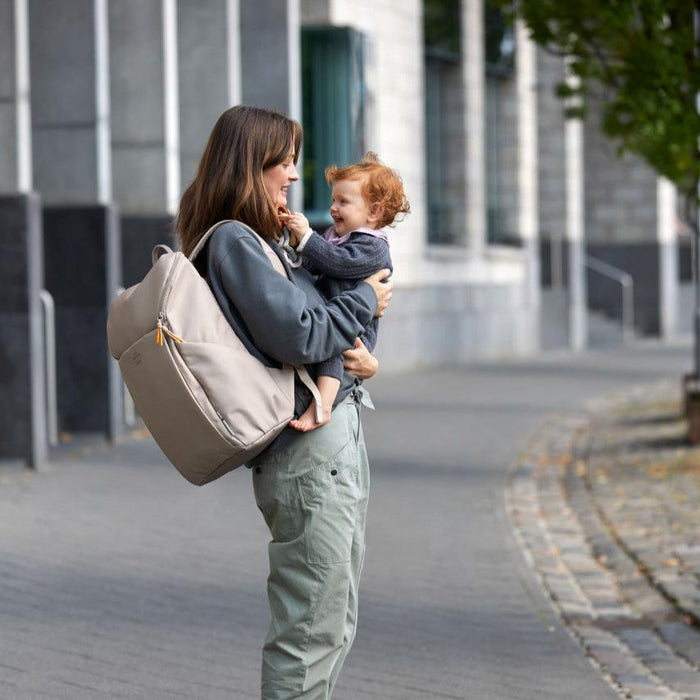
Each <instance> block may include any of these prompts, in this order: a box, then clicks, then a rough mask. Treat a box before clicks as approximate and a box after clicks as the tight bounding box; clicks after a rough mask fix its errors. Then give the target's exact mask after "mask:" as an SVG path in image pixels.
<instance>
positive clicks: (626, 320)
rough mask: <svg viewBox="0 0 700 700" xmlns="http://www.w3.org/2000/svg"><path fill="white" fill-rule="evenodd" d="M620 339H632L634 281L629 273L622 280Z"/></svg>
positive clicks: (626, 340)
mask: <svg viewBox="0 0 700 700" xmlns="http://www.w3.org/2000/svg"><path fill="white" fill-rule="evenodd" d="M622 339H623V341H624V342H625V343H628V342H629V341H631V340H634V281H633V279H632V276H631V275H626V276H625V278H624V279H623V280H622Z"/></svg>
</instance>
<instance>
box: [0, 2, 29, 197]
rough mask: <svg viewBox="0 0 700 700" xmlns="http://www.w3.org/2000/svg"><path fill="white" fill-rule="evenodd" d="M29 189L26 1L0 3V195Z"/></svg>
mask: <svg viewBox="0 0 700 700" xmlns="http://www.w3.org/2000/svg"><path fill="white" fill-rule="evenodd" d="M31 188H32V155H31V117H30V102H29V34H28V18H27V0H0V192H1V191H9V192H17V191H19V192H28V191H29V190H31Z"/></svg>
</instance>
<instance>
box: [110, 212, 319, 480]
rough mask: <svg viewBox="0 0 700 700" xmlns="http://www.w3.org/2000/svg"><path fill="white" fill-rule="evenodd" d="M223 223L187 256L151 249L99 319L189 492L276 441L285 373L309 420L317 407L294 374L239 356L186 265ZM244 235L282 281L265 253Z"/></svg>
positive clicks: (287, 400)
mask: <svg viewBox="0 0 700 700" xmlns="http://www.w3.org/2000/svg"><path fill="white" fill-rule="evenodd" d="M223 223H225V222H224V221H220V222H219V223H217V224H215V225H214V226H212V227H211V228H210V229H209V230H208V231H207V232H206V233H205V234H204V236H202V238H201V239H200V241H199V242H198V244H197V246H196V247H195V249H194V250H193V251H192V253H191V254H190V256H189V258H187V257H186V256H185V255H183V254H182V253H180V252H173V251H172V250H171V249H170V248H168V247H167V246H164V245H159V246H156V247H155V248H154V250H153V267H152V268H151V270H150V271H149V272H148V274H147V275H146V277H144V279H143V281H141V282H140V283H139V284H136V285H134V286H133V287H130V288H129V289H127V290H126V291H124V292H122V293H121V294H120V295H119V296H118V297H117V298H116V299H115V300H114V301H113V302H112V304H111V306H110V309H109V318H108V320H107V339H108V342H109V348H110V351H111V352H112V355H113V356H114V357H115V358H116V359H117V360H118V361H119V368H120V369H121V372H122V376H123V377H124V382H125V383H126V386H127V387H128V389H129V393H130V394H131V396H132V398H133V400H134V404H135V405H136V408H137V409H138V412H139V414H140V415H141V418H142V419H143V421H144V423H145V424H146V426H147V427H148V429H149V430H150V432H151V434H152V435H153V437H154V439H155V441H156V442H157V443H158V445H159V446H160V448H161V449H162V450H163V452H164V453H165V455H166V456H167V458H168V459H169V460H170V461H171V462H172V463H173V465H174V466H175V467H176V468H177V469H178V470H179V471H180V473H181V474H182V475H183V476H184V477H185V478H186V479H187V480H188V481H190V482H192V483H193V484H196V485H198V486H201V485H202V484H206V483H208V482H210V481H213V480H214V479H217V478H218V477H220V476H222V475H223V474H226V472H229V471H231V470H232V469H234V468H235V467H238V466H240V465H242V464H244V463H245V462H246V461H248V460H250V459H252V458H253V457H255V456H256V455H257V454H259V453H260V452H262V450H263V449H265V447H267V446H268V445H269V444H270V443H271V442H272V440H274V439H275V437H277V435H279V433H280V432H281V431H282V430H283V428H284V427H285V426H286V425H287V423H288V422H289V421H290V420H291V418H292V417H293V414H294V372H295V371H296V372H297V373H298V374H299V376H300V378H301V379H302V381H303V382H304V384H306V386H308V388H309V389H310V390H311V392H312V394H313V395H314V398H315V399H316V406H317V409H318V412H317V416H319V413H320V406H321V401H320V395H319V393H318V389H317V388H316V386H315V385H314V383H313V381H312V380H311V378H310V377H309V375H308V373H307V371H306V370H305V369H304V368H303V367H291V366H285V367H283V368H282V369H277V368H274V367H266V366H265V365H264V364H263V363H262V362H260V360H258V359H257V358H256V357H253V356H252V355H251V354H250V353H249V352H248V351H247V350H246V348H245V346H244V345H243V343H242V342H241V340H240V339H239V338H238V336H237V335H236V334H235V332H234V331H233V329H232V328H231V326H230V324H229V322H228V321H227V319H226V317H225V316H224V314H223V312H222V311H221V309H220V308H219V305H218V303H217V301H216V298H215V297H214V294H213V293H212V291H211V289H210V288H209V285H208V284H207V282H206V280H205V279H204V278H203V277H202V276H201V275H200V274H199V273H198V272H197V270H196V268H195V267H194V265H193V264H192V263H193V261H194V259H195V258H196V257H197V254H198V253H199V252H200V251H201V250H202V248H203V247H204V244H205V243H206V242H207V240H208V239H209V237H210V236H211V235H212V234H213V233H214V231H215V230H216V229H217V228H218V227H219V226H220V225H221V224H223ZM239 223H240V222H239ZM241 225H244V224H241ZM246 229H247V230H248V231H249V232H250V233H251V235H253V236H254V237H255V238H256V240H258V241H259V243H260V245H261V246H262V247H263V250H265V252H266V253H267V255H268V258H269V259H270V261H271V263H272V265H273V266H274V267H275V269H276V270H277V272H279V273H280V274H281V275H284V276H285V277H286V276H287V273H286V270H285V268H284V265H282V263H281V261H280V260H279V258H278V257H277V256H276V255H275V253H274V251H273V250H272V249H271V248H270V246H269V245H268V244H267V243H266V242H265V241H264V240H263V239H262V238H261V237H260V236H259V235H258V234H257V233H256V232H255V231H253V230H252V229H250V228H248V227H247V226H246ZM160 251H165V254H164V255H160V256H159V252H160Z"/></svg>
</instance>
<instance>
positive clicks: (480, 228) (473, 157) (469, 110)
mask: <svg viewBox="0 0 700 700" xmlns="http://www.w3.org/2000/svg"><path fill="white" fill-rule="evenodd" d="M461 11H462V75H463V82H464V118H465V130H466V149H465V151H466V203H467V207H466V208H467V212H468V214H467V216H468V222H467V232H468V233H467V235H468V240H467V246H468V248H469V249H470V250H471V251H472V252H473V253H474V254H476V255H477V256H478V255H481V254H482V253H483V251H484V249H485V247H486V154H485V151H484V141H485V137H486V130H485V119H484V116H485V110H486V104H485V88H486V86H485V80H486V78H485V70H486V68H485V59H484V9H483V2H482V0H462V5H461Z"/></svg>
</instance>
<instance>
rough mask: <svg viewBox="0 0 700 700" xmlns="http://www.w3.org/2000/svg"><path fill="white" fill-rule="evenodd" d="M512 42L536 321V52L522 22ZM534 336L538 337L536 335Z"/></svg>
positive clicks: (524, 229)
mask: <svg viewBox="0 0 700 700" xmlns="http://www.w3.org/2000/svg"><path fill="white" fill-rule="evenodd" d="M515 41H516V47H517V48H516V66H515V80H516V90H517V99H518V232H519V234H520V236H521V238H522V239H523V242H524V246H525V250H526V254H527V261H526V266H527V270H526V290H525V293H526V294H527V299H528V306H529V307H530V309H531V311H532V313H533V314H534V315H535V316H536V317H538V315H539V308H540V250H539V213H538V187H537V91H536V81H537V50H536V46H535V44H534V42H532V41H531V40H530V38H529V37H528V34H527V29H526V27H525V24H524V23H523V22H522V21H518V22H517V23H516V27H515ZM533 320H536V319H533ZM534 335H535V336H537V337H539V334H538V333H537V334H534Z"/></svg>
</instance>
